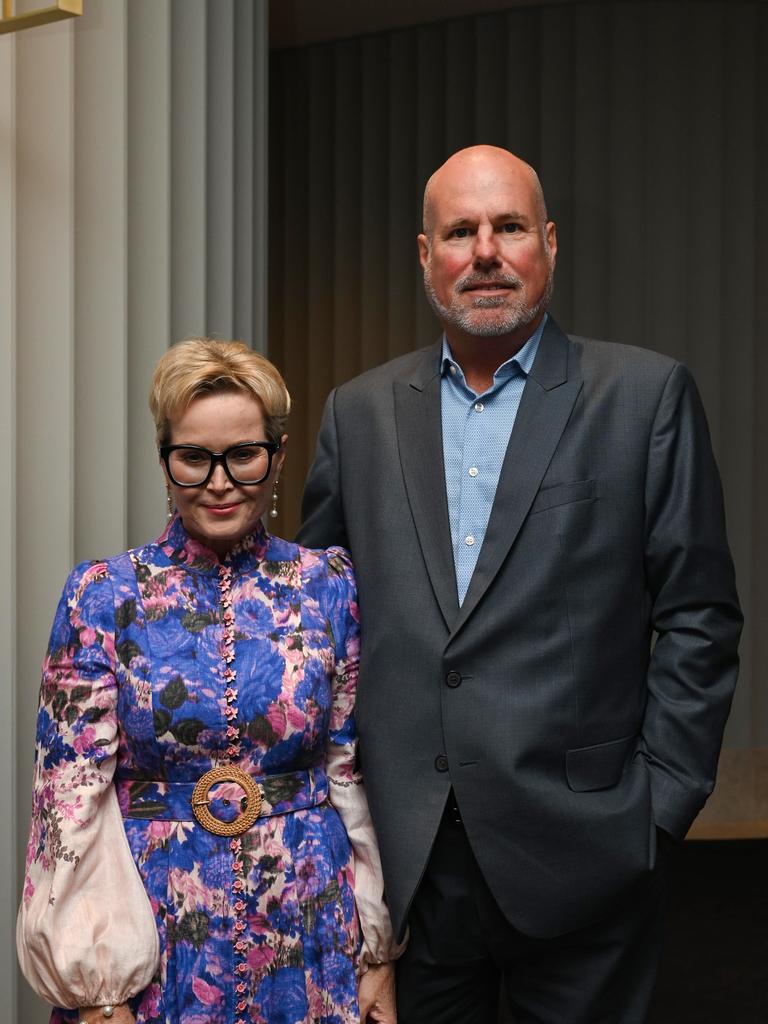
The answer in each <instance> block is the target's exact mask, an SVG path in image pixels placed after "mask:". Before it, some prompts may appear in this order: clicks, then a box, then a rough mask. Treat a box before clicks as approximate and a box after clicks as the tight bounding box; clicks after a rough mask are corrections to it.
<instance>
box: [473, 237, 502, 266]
mask: <svg viewBox="0 0 768 1024" xmlns="http://www.w3.org/2000/svg"><path fill="white" fill-rule="evenodd" d="M473 257H474V263H475V266H477V267H493V266H500V265H501V258H500V257H499V248H498V244H497V241H496V235H495V233H494V231H493V230H492V229H489V230H487V231H485V230H483V229H482V228H481V229H480V230H479V231H478V232H477V234H476V235H475V247H474V252H473Z"/></svg>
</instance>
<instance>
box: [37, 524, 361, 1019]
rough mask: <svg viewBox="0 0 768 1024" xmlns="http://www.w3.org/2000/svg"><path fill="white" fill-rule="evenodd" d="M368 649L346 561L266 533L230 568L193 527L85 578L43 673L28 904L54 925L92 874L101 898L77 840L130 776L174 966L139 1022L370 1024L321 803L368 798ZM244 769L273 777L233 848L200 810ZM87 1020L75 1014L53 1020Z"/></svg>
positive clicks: (341, 837) (163, 941)
mask: <svg viewBox="0 0 768 1024" xmlns="http://www.w3.org/2000/svg"><path fill="white" fill-rule="evenodd" d="M358 647H359V628H358V621H357V604H356V592H355V585H354V578H353V573H352V568H351V565H350V561H349V557H348V555H347V553H346V552H345V551H344V550H343V549H341V548H331V549H329V550H328V551H309V550H306V549H303V548H299V547H298V546H297V545H295V544H290V543H288V542H286V541H283V540H279V539H278V538H274V537H269V536H268V535H267V534H266V533H265V532H264V531H263V530H261V529H260V530H259V531H258V532H257V533H255V534H254V535H252V536H251V537H248V538H246V539H245V540H244V541H242V542H241V543H240V544H239V545H238V546H237V548H235V549H234V551H233V552H231V553H230V555H228V556H227V558H226V559H224V560H223V561H222V562H219V560H218V559H217V558H216V556H215V555H213V553H212V552H210V551H209V550H208V549H207V548H205V547H204V546H203V545H201V544H199V543H198V542H197V541H195V540H193V539H192V538H190V537H189V536H188V535H187V533H186V532H185V530H184V527H183V525H182V523H181V521H180V520H179V519H178V518H176V519H175V520H173V521H172V523H171V524H170V525H169V527H168V529H167V530H166V533H165V534H164V535H163V536H162V537H161V538H160V539H159V541H157V542H156V543H153V544H149V545H146V546H145V547H142V548H138V549H135V550H133V551H130V552H127V553H126V554H124V555H121V556H118V557H117V558H114V559H110V560H108V561H105V562H90V563H84V564H83V565H81V566H78V567H77V568H76V569H75V570H74V571H73V573H72V574H71V576H70V578H69V580H68V583H67V586H66V588H65V591H64V594H63V597H62V600H61V603H60V605H59V609H58V612H57V614H56V618H55V622H54V626H53V631H52V636H51V641H50V646H49V651H48V657H47V660H46V663H45V666H44V675H43V684H42V689H41V705H40V711H39V716H38V731H37V746H36V770H35V785H34V809H33V822H32V831H31V835H30V841H29V847H28V855H27V878H26V885H25V893H24V903H23V907H24V908H26V909H27V912H28V913H30V914H31V913H32V912H33V911H32V909H31V908H32V907H33V905H34V904H35V901H37V903H38V907H37V910H36V911H35V912H36V913H39V914H42V915H46V914H47V915H53V916H54V919H55V915H56V914H57V913H60V914H62V913H64V909H65V907H64V905H63V904H65V902H66V900H65V896H66V898H68V899H71V897H70V896H67V887H68V886H71V885H72V884H73V880H75V879H76V877H77V868H78V867H80V868H81V871H83V870H85V871H86V878H85V879H83V882H87V880H88V879H87V872H88V871H90V868H88V867H87V864H88V861H87V857H88V854H89V851H88V849H87V844H84V843H83V842H82V835H81V834H80V829H81V826H82V827H85V826H86V825H87V823H88V822H89V821H91V820H92V819H93V816H94V815H95V814H96V807H97V805H98V802H99V800H100V796H101V795H102V794H103V793H104V792H105V791H106V790H107V789H109V788H110V787H111V783H112V781H113V771H114V780H115V781H116V783H117V785H116V789H117V797H118V799H119V803H120V808H121V811H122V814H123V817H124V822H123V824H124V829H125V835H126V836H127V840H128V847H129V848H130V853H131V854H132V857H133V862H134V863H135V865H136V868H137V869H138V873H139V875H140V878H141V881H142V882H143V885H144V888H145V890H146V894H147V896H148V897H149V905H150V906H151V911H152V913H153V914H154V922H155V925H156V928H157V934H158V936H159V950H160V961H159V969H158V970H157V973H156V974H155V976H154V978H153V979H152V981H151V982H150V984H149V985H147V986H146V987H145V988H144V990H143V991H141V992H139V993H138V994H136V995H135V997H134V998H132V999H131V1000H130V1002H131V1007H132V1010H133V1012H134V1014H135V1015H136V1021H137V1024H299V1022H301V1024H309V1022H313V1024H352V1022H357V1021H358V1020H359V1009H358V1004H357V979H356V968H357V967H358V958H359V955H360V945H361V935H360V926H359V921H358V917H357V914H356V909H355V898H354V891H353V886H354V879H353V870H354V868H353V857H352V848H351V846H350V840H349V837H348V835H347V832H346V831H345V827H344V824H343V822H342V820H341V818H340V817H339V814H338V813H337V811H336V809H335V808H334V806H333V802H332V800H328V799H325V797H326V795H327V794H328V792H329V790H331V794H330V795H331V797H333V792H332V791H333V790H334V788H338V789H339V790H340V791H345V790H346V789H348V788H349V787H358V786H360V783H361V778H360V776H359V775H358V774H357V773H356V772H355V769H354V758H355V744H356V740H355V727H354V718H353V713H352V712H353V705H354V699H355V689H356V682H357V664H358ZM230 763H236V764H237V765H238V766H239V767H240V768H243V769H244V770H245V771H246V772H247V773H248V774H249V775H251V776H253V777H256V778H257V779H261V780H262V783H263V785H262V788H263V790H264V797H265V801H266V807H267V812H268V816H265V817H260V818H258V819H257V820H256V822H255V824H253V825H252V826H251V827H250V828H249V829H248V830H247V831H245V832H244V833H242V834H241V835H239V836H235V837H229V836H226V835H224V836H222V835H217V834H214V832H211V831H207V830H206V829H205V828H203V827H202V826H201V825H200V824H199V823H198V822H197V821H196V820H195V818H194V817H193V815H192V814H191V813H190V811H189V807H190V804H189V793H190V792H191V789H192V786H193V784H194V782H195V781H196V780H198V779H199V778H200V776H201V775H202V774H204V773H205V772H207V771H208V770H210V769H211V768H212V767H214V766H215V765H227V764H230ZM243 796H244V794H243V792H242V790H240V788H239V786H237V784H233V783H231V782H220V783H218V784H217V786H214V787H213V788H212V789H211V791H210V794H209V798H210V803H209V809H210V811H211V813H212V814H213V815H214V817H217V818H219V820H223V821H227V820H230V821H231V819H232V818H234V817H236V816H237V814H238V813H239V811H240V809H241V807H242V798H243ZM281 812H283V813H281ZM122 841H123V842H124V840H122ZM116 852H118V851H116ZM110 855H111V853H110V849H101V850H100V851H99V857H100V858H101V863H104V859H105V858H106V859H107V861H108V860H109V858H110ZM81 858H83V862H82V863H81ZM129 860H130V858H129ZM131 870H133V869H131ZM93 877H94V878H95V877H96V876H95V875H94V876H93ZM81 884H82V883H81ZM92 884H93V881H92V882H91V885H92ZM94 895H95V894H94V893H91V894H90V897H91V899H93V897H94ZM113 898H114V897H112V898H110V899H109V900H106V901H105V903H106V904H107V905H105V907H104V908H99V907H98V906H92V908H91V910H92V913H91V915H90V916H92V917H93V918H94V919H95V924H93V929H94V933H95V934H96V935H97V938H96V939H94V942H96V941H98V942H101V941H102V939H103V935H99V934H98V933H99V932H104V931H105V927H106V926H107V925H108V923H109V919H110V915H112V914H114V913H120V907H119V905H118V906H117V907H115V906H109V904H111V903H112V899H113ZM117 902H118V903H119V897H118V900H117ZM101 913H103V914H104V915H105V919H104V920H102V921H101V922H100V921H99V915H100V914H101ZM148 913H149V911H148ZM80 921H81V932H84V931H86V930H87V928H88V927H89V926H90V924H89V918H88V917H87V916H86V917H83V916H82V915H81V917H80ZM85 939H86V945H87V936H85ZM65 945H67V943H65V942H58V943H57V942H56V941H55V932H54V940H53V946H54V947H56V946H65ZM54 953H55V956H59V957H61V958H62V959H63V960H66V958H67V956H68V955H69V956H70V957H71V958H72V959H73V961H76V959H77V956H78V955H79V954H77V953H76V952H75V951H71V950H67V949H63V948H62V949H54ZM113 955H114V957H115V958H116V959H117V960H118V961H119V960H120V959H121V957H122V958H124V959H127V960H129V959H130V956H131V951H130V949H129V950H127V951H126V950H116V951H114V952H113ZM55 956H54V958H55ZM83 958H84V961H85V966H83V964H82V963H80V964H78V963H77V962H73V963H71V964H70V966H69V970H70V974H71V976H72V977H73V978H76V980H77V981H78V983H79V980H80V978H81V976H84V975H85V974H87V973H88V972H89V971H90V972H91V973H94V970H95V968H94V960H93V959H89V957H88V952H87V949H86V951H85V952H84V953H83ZM49 959H50V958H49ZM151 969H152V968H150V970H151ZM76 993H77V990H75V995H74V996H73V997H72V1000H71V1001H69V1000H68V1002H69V1005H70V1006H76V1005H77V1002H78V998H80V999H82V998H83V996H82V994H81V995H80V996H79V997H78V996H77V994H76ZM78 1019H79V1018H78V1013H77V1010H76V1009H65V1008H57V1009H54V1011H53V1015H52V1017H51V1022H52V1024H75V1022H76V1021H77V1020H78Z"/></svg>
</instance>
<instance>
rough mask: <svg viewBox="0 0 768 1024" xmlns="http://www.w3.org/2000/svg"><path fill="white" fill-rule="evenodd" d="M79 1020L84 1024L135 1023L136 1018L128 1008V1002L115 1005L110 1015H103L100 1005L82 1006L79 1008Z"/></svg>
mask: <svg viewBox="0 0 768 1024" xmlns="http://www.w3.org/2000/svg"><path fill="white" fill-rule="evenodd" d="M80 1020H81V1021H85V1022H86V1024H136V1018H135V1017H134V1016H133V1014H132V1013H131V1011H130V1009H129V1008H128V1003H121V1004H120V1005H119V1006H115V1012H114V1013H113V1014H112V1016H111V1017H105V1016H104V1014H103V1013H102V1012H101V1007H100V1006H83V1007H82V1008H81V1010H80Z"/></svg>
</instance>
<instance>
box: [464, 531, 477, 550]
mask: <svg viewBox="0 0 768 1024" xmlns="http://www.w3.org/2000/svg"><path fill="white" fill-rule="evenodd" d="M464 543H465V544H466V545H467V547H468V548H471V547H472V545H473V544H474V543H475V538H474V537H473V536H472V534H471V533H470V535H469V536H468V537H465V538H464Z"/></svg>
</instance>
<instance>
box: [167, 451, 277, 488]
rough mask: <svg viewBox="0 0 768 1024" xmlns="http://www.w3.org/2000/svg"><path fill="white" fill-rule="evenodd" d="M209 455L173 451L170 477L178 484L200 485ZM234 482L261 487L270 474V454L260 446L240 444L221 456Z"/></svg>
mask: <svg viewBox="0 0 768 1024" xmlns="http://www.w3.org/2000/svg"><path fill="white" fill-rule="evenodd" d="M212 458H213V456H212V454H211V452H209V451H207V449H205V448H191V447H190V448H175V449H174V450H173V451H172V452H171V453H170V455H169V458H168V462H169V469H170V471H171V476H172V477H173V479H174V480H176V481H177V482H178V483H180V484H201V483H202V482H203V481H204V480H205V479H206V477H207V476H208V473H209V471H210V468H211V459H212ZM224 461H225V462H226V464H227V469H228V470H229V472H230V475H231V476H232V479H233V480H236V481H237V482H238V483H239V484H255V483H260V482H261V481H262V480H263V479H264V477H265V476H266V475H267V473H268V472H269V452H268V451H267V449H266V448H263V447H262V446H261V445H260V444H243V445H238V446H237V447H235V448H230V449H229V450H228V451H226V452H225V453H224Z"/></svg>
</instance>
